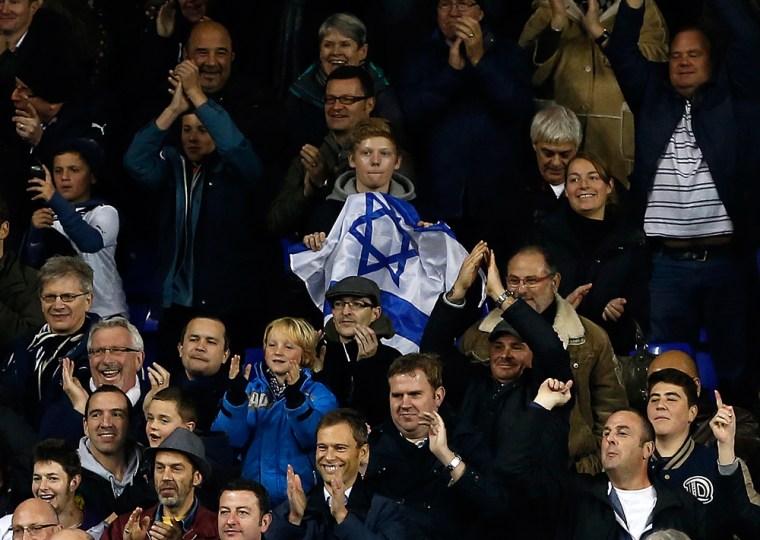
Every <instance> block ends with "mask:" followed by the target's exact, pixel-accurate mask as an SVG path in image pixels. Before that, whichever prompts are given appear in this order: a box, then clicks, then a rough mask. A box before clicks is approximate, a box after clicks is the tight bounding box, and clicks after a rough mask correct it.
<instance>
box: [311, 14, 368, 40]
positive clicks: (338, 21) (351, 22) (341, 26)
mask: <svg viewBox="0 0 760 540" xmlns="http://www.w3.org/2000/svg"><path fill="white" fill-rule="evenodd" d="M328 30H337V31H338V32H340V33H341V34H343V35H344V36H346V37H350V38H351V39H353V40H354V41H355V42H356V43H357V44H358V45H359V47H362V46H363V45H364V44H365V43H366V42H367V27H366V26H365V25H364V23H363V22H362V21H361V19H360V18H359V17H357V16H356V15H352V14H351V13H333V14H332V15H330V16H329V17H327V18H326V19H325V21H324V22H323V23H322V25H321V26H320V27H319V42H320V43H322V40H323V39H324V37H325V35H326V34H327V31H328Z"/></svg>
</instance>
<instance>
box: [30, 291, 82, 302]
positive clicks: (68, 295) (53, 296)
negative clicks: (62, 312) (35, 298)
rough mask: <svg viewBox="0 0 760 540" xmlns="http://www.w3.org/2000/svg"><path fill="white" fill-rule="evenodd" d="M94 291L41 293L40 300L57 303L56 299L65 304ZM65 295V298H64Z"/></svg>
mask: <svg viewBox="0 0 760 540" xmlns="http://www.w3.org/2000/svg"><path fill="white" fill-rule="evenodd" d="M91 292H92V291H85V292H81V293H78V294H75V293H61V294H53V293H50V294H40V300H42V301H43V302H45V303H46V304H55V301H56V300H59V299H60V301H61V302H63V303H64V304H70V303H72V302H73V301H74V300H76V299H77V298H79V297H80V296H86V295H88V294H90V293H91ZM64 297H65V298H64Z"/></svg>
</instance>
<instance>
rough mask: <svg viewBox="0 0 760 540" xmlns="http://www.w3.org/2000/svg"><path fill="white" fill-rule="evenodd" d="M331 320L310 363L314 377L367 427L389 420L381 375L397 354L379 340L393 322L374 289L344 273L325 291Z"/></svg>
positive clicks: (364, 280)
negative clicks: (362, 420)
mask: <svg viewBox="0 0 760 540" xmlns="http://www.w3.org/2000/svg"><path fill="white" fill-rule="evenodd" d="M325 299H326V300H327V302H329V304H330V307H331V309H332V318H331V319H330V320H329V321H327V323H326V324H325V330H324V333H325V341H324V345H323V346H322V348H321V350H318V351H317V352H318V353H319V354H318V357H317V360H316V362H315V364H314V366H312V371H313V372H314V380H316V381H319V382H321V383H322V384H324V385H326V386H327V387H328V388H330V390H331V391H332V392H333V394H335V397H336V398H337V399H338V403H340V406H341V407H351V408H353V409H357V410H358V411H360V412H361V413H362V414H363V415H365V416H366V417H367V421H368V422H369V424H370V425H371V426H374V425H376V424H379V423H380V422H383V421H384V420H386V419H388V418H389V412H388V404H387V400H388V380H387V377H386V373H387V372H388V368H389V367H390V365H391V364H392V363H393V361H394V360H395V359H396V358H398V357H399V356H401V353H400V352H399V351H398V350H396V349H394V348H393V347H390V346H388V345H385V344H384V343H383V342H382V341H381V339H382V338H389V337H393V335H394V334H395V331H394V329H393V323H391V321H390V319H389V318H388V317H387V316H385V315H384V314H383V308H382V307H381V305H380V287H378V286H377V283H375V282H374V281H372V280H370V279H367V278H364V277H359V276H350V277H347V278H343V279H342V280H340V281H339V282H337V283H335V284H334V285H333V286H332V287H330V288H329V289H328V290H327V292H326V293H325Z"/></svg>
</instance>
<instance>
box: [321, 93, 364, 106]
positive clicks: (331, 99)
mask: <svg viewBox="0 0 760 540" xmlns="http://www.w3.org/2000/svg"><path fill="white" fill-rule="evenodd" d="M371 97H372V96H349V95H348V94H343V95H342V96H322V103H324V104H325V105H335V102H336V101H338V102H340V104H341V105H356V104H357V103H359V102H360V101H364V100H365V99H369V98H371Z"/></svg>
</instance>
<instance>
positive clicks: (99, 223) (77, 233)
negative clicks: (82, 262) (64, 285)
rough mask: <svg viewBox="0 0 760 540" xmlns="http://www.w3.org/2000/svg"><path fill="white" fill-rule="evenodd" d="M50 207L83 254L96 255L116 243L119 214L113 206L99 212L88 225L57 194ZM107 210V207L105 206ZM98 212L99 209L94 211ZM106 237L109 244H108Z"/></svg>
mask: <svg viewBox="0 0 760 540" xmlns="http://www.w3.org/2000/svg"><path fill="white" fill-rule="evenodd" d="M50 207H51V208H52V209H53V211H54V212H55V213H56V215H57V216H58V221H60V222H61V226H62V227H63V230H64V232H65V233H66V236H68V237H69V240H71V241H72V242H73V243H74V245H75V246H76V247H77V249H79V251H81V252H83V253H96V252H98V251H100V250H101V249H103V247H104V246H106V245H109V244H115V243H116V236H117V235H118V233H119V214H118V213H117V212H116V209H115V208H113V207H112V206H109V207H107V208H108V210H105V211H104V212H99V215H97V216H93V217H94V219H93V221H92V222H91V223H87V222H86V221H85V220H84V217H83V216H82V215H81V214H79V213H78V212H77V211H76V210H75V209H74V206H72V205H71V203H69V202H68V201H67V200H66V199H64V198H63V196H62V195H61V194H60V193H58V192H56V193H55V194H54V195H53V197H52V198H51V199H50ZM104 208H105V206H104ZM93 212H98V209H97V208H96V209H93ZM106 237H107V238H108V240H109V244H106Z"/></svg>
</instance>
